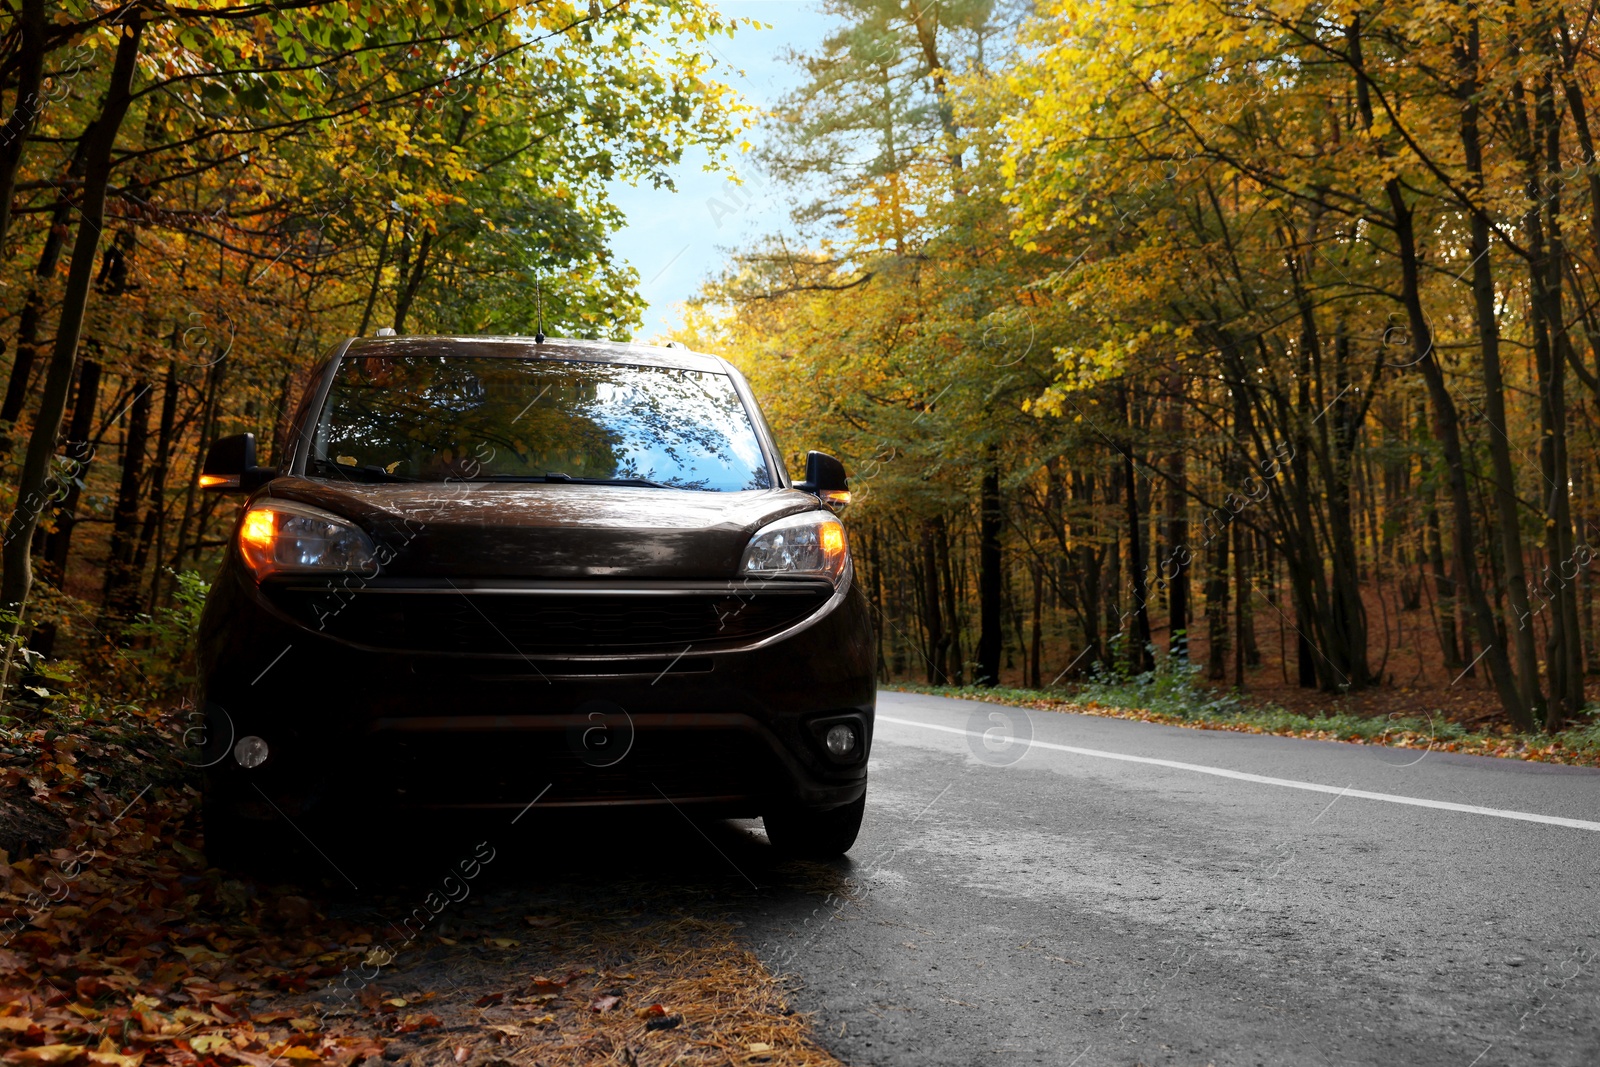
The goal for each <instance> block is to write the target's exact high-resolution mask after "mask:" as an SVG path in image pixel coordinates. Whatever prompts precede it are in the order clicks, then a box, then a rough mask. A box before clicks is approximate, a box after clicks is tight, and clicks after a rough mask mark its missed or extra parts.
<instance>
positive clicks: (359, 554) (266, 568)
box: [239, 500, 377, 581]
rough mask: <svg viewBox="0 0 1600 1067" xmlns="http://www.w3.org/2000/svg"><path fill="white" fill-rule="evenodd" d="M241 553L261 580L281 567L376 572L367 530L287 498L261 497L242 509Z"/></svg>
mask: <svg viewBox="0 0 1600 1067" xmlns="http://www.w3.org/2000/svg"><path fill="white" fill-rule="evenodd" d="M239 554H240V555H241V556H243V557H244V561H245V563H246V564H247V565H248V566H249V567H250V570H251V571H252V572H253V573H254V574H255V576H256V579H257V580H258V581H259V580H260V579H262V578H265V577H266V576H267V575H269V574H276V573H278V572H280V571H287V572H291V573H295V572H298V573H306V572H316V571H360V572H362V573H365V574H369V575H370V574H373V573H375V572H376V570H377V558H376V555H375V551H374V549H373V545H372V538H370V537H368V536H367V534H366V531H364V530H362V529H361V528H360V527H359V526H357V525H355V524H354V523H352V522H350V521H349V520H348V519H341V518H340V517H339V516H337V515H335V514H333V513H332V512H328V511H323V510H322V509H321V508H314V507H311V506H310V505H309V504H297V503H293V502H290V501H287V500H263V501H261V502H259V503H257V504H255V505H253V506H252V507H251V508H250V510H249V511H247V512H245V513H244V519H243V521H241V522H240V524H239Z"/></svg>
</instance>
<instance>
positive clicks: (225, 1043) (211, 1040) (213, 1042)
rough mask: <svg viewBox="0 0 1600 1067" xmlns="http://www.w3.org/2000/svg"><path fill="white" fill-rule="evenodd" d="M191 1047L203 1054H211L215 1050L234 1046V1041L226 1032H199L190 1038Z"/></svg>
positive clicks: (218, 1050)
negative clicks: (229, 1038)
mask: <svg viewBox="0 0 1600 1067" xmlns="http://www.w3.org/2000/svg"><path fill="white" fill-rule="evenodd" d="M189 1047H190V1048H192V1049H194V1050H195V1051H196V1052H198V1053H200V1055H202V1056H209V1055H211V1053H213V1052H220V1051H222V1050H223V1049H229V1048H232V1047H233V1042H232V1041H229V1040H228V1038H227V1035H225V1034H199V1035H197V1036H195V1037H191V1038H190V1039H189Z"/></svg>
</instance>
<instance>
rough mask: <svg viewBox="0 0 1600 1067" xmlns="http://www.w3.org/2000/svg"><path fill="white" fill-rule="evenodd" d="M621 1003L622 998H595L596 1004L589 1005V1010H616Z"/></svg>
mask: <svg viewBox="0 0 1600 1067" xmlns="http://www.w3.org/2000/svg"><path fill="white" fill-rule="evenodd" d="M621 1001H622V998H621V997H613V996H604V997H596V998H595V1002H594V1003H593V1004H591V1005H589V1010H590V1011H610V1010H611V1009H612V1008H615V1007H616V1006H617V1005H618V1004H619V1003H621Z"/></svg>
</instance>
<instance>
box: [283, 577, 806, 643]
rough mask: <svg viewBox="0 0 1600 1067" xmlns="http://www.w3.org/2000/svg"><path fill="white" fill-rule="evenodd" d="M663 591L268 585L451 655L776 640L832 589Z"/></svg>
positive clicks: (363, 632) (329, 623) (378, 638)
mask: <svg viewBox="0 0 1600 1067" xmlns="http://www.w3.org/2000/svg"><path fill="white" fill-rule="evenodd" d="M705 585H706V587H693V586H678V587H664V588H661V589H639V588H632V589H618V590H615V591H612V590H607V589H603V588H599V589H597V588H593V587H589V588H583V589H572V590H563V589H561V588H559V587H555V588H551V587H541V588H498V589H492V590H490V589H484V588H481V587H473V588H461V589H457V588H454V587H447V588H438V587H430V588H425V589H421V588H404V587H395V586H376V585H373V586H368V587H365V588H360V589H354V590H349V589H338V588H335V589H332V590H330V589H329V588H328V587H326V586H320V585H311V584H294V585H288V584H286V585H282V586H278V587H276V588H273V589H271V590H269V591H268V595H269V597H270V599H271V600H272V602H273V603H274V604H275V605H277V607H278V608H279V609H280V610H283V611H284V612H286V613H288V614H289V615H291V616H292V617H294V618H295V619H296V620H297V621H299V622H300V623H301V624H302V625H305V626H307V627H309V628H311V629H313V630H318V631H320V632H323V633H326V634H328V635H330V636H332V637H335V638H338V639H341V640H345V641H349V642H352V643H355V644H360V645H365V646H368V647H375V648H383V649H394V650H400V651H407V652H424V653H427V652H433V653H444V654H451V655H483V656H505V655H516V656H533V655H541V654H558V655H559V654H584V653H594V654H601V655H604V654H629V655H648V654H668V655H671V654H677V653H681V652H683V651H684V650H685V649H686V648H689V647H693V648H694V649H695V650H696V651H707V650H712V649H716V648H719V647H722V648H726V647H732V646H738V645H742V644H747V643H749V642H752V641H756V640H760V639H761V638H763V637H768V636H771V635H772V634H775V633H778V632H780V631H782V630H785V629H787V628H788V627H790V626H793V625H794V624H796V623H798V622H800V621H802V620H803V619H805V618H806V617H807V616H809V615H811V614H813V613H815V612H816V611H818V610H820V609H821V607H822V606H823V605H824V604H825V603H826V602H827V601H828V599H829V597H830V596H831V594H832V590H831V588H829V587H828V586H825V585H812V584H805V585H801V584H798V583H796V584H794V585H790V586H782V585H777V584H775V583H767V584H766V585H765V586H763V587H741V586H737V585H734V584H733V583H706V584H705Z"/></svg>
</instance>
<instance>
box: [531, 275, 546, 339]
mask: <svg viewBox="0 0 1600 1067" xmlns="http://www.w3.org/2000/svg"><path fill="white" fill-rule="evenodd" d="M533 306H534V309H535V313H536V314H537V315H538V316H539V325H537V326H535V327H534V328H533V343H534V344H536V345H542V344H544V292H543V290H542V289H541V288H540V284H539V279H537V278H535V279H534V280H533Z"/></svg>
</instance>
